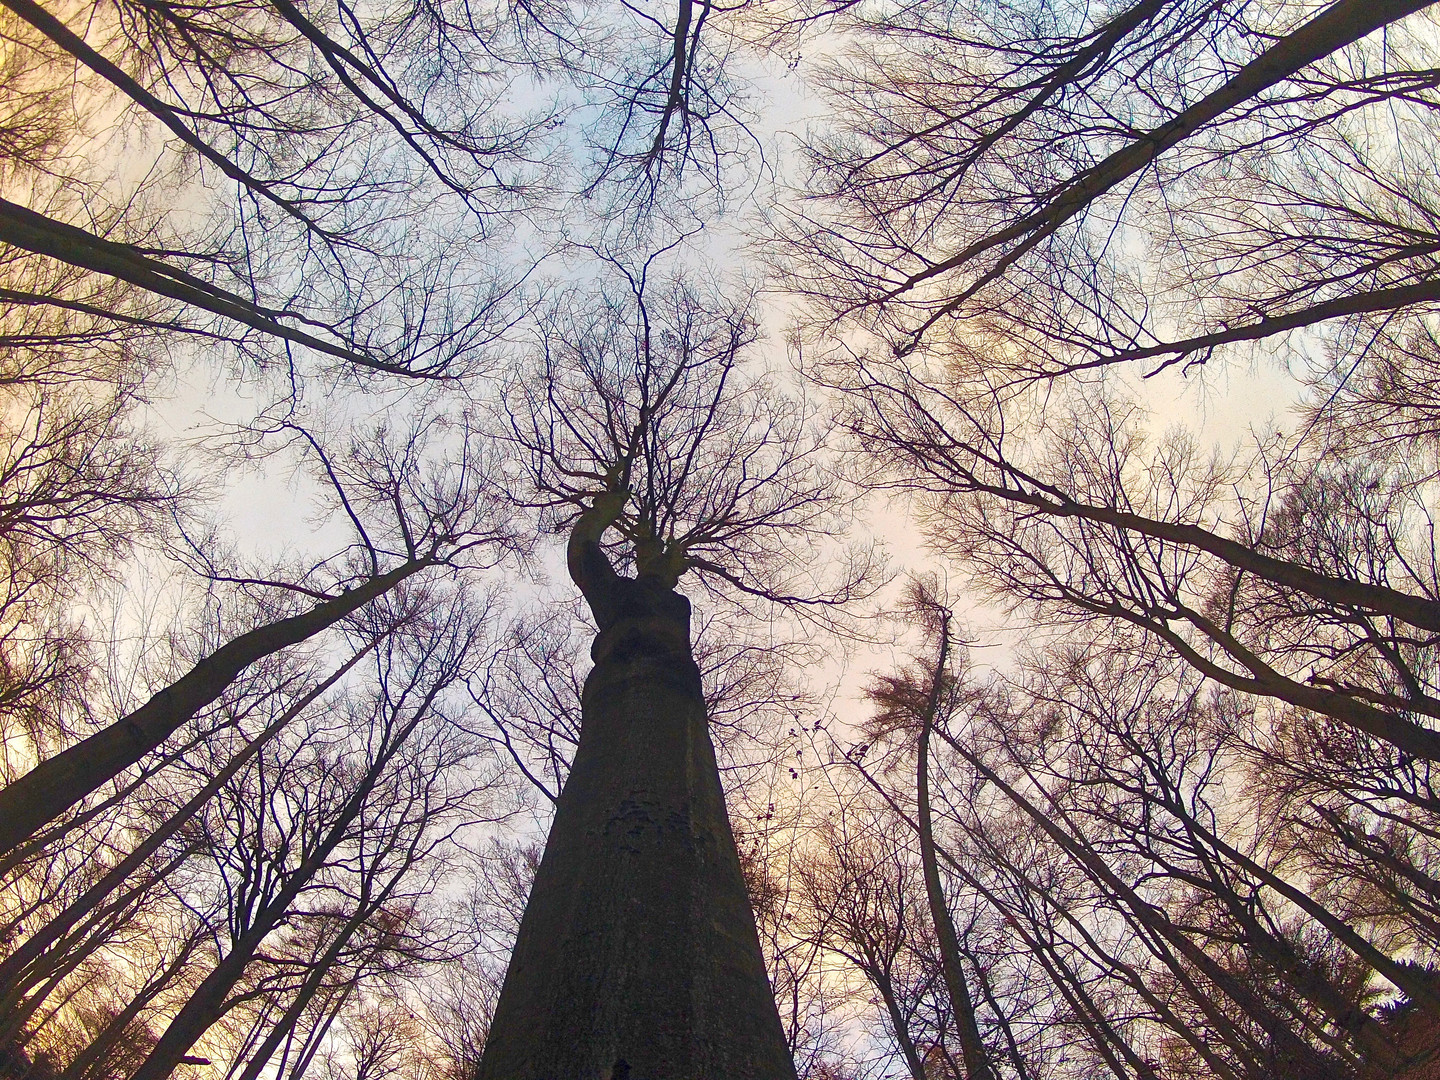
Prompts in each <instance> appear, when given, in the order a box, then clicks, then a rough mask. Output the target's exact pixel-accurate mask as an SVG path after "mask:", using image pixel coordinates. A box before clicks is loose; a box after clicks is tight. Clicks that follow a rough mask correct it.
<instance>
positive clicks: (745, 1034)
mask: <svg viewBox="0 0 1440 1080" xmlns="http://www.w3.org/2000/svg"><path fill="white" fill-rule="evenodd" d="M577 533H578V530H577ZM587 540H588V541H589V542H588V543H587V542H585V541H587ZM595 540H598V532H596V533H593V534H592V537H584V536H580V539H579V541H578V542H577V541H576V540H572V547H571V573H572V575H573V576H574V577H575V579H576V581H577V583H579V584H580V586H581V588H582V590H583V591H584V593H585V596H586V599H587V600H588V601H589V602H590V606H591V609H592V611H594V613H595V618H596V622H597V624H598V625H599V627H600V633H599V635H598V636H597V637H596V639H595V644H594V647H593V648H592V650H591V652H592V655H593V657H594V660H595V668H594V670H593V671H591V673H590V676H589V678H588V679H587V680H586V682H585V690H584V695H583V698H582V710H583V725H582V729H581V735H580V745H579V748H578V749H577V751H576V755H575V764H574V767H573V768H572V769H571V772H570V776H569V779H568V780H567V781H566V784H565V788H564V790H563V791H562V792H561V794H560V798H559V800H558V801H557V803H556V812H555V822H554V824H553V825H552V827H551V829H550V837H549V840H548V841H547V843H546V846H545V854H544V857H543V858H542V860H541V863H540V868H539V872H538V873H537V874H536V878H535V885H534V887H533V889H532V890H531V893H530V900H529V902H528V904H527V905H526V909H525V915H524V918H523V919H522V921H521V924H520V933H519V936H518V938H517V940H516V943H515V951H514V953H513V955H512V956H511V960H510V967H509V970H508V971H507V972H506V976H505V984H504V987H503V988H502V990H501V993H500V1000H499V1003H498V1005H497V1007H496V1010H495V1019H494V1022H493V1024H492V1025H491V1028H490V1037H489V1039H488V1040H487V1042H486V1045H485V1053H484V1056H483V1058H482V1059H481V1062H480V1067H479V1070H478V1073H477V1076H476V1080H623V1078H627V1077H628V1078H630V1080H722V1078H724V1080H794V1076H795V1067H794V1063H793V1061H792V1059H791V1057H790V1053H789V1049H788V1047H787V1046H786V1042H785V1034H784V1031H783V1029H782V1028H781V1026H780V1017H779V1013H778V1012H777V1011H776V1007H775V1000H774V998H773V997H772V996H771V993H770V986H769V983H768V981H767V979H766V975H765V965H764V961H763V958H762V956H761V952H760V941H759V936H758V935H757V933H756V930H755V919H754V916H753V914H752V912H751V910H750V905H749V901H748V899H747V897H746V892H745V882H744V878H743V877H742V875H741V871H740V859H739V856H738V855H737V853H736V849H735V839H734V836H733V834H732V833H731V830H730V822H729V819H728V818H727V817H726V814H725V800H724V794H723V792H722V791H721V788H720V777H719V772H718V770H717V768H716V765H715V752H714V749H713V747H712V746H711V743H710V736H709V733H708V730H707V726H706V716H705V701H704V698H703V696H702V694H701V689H700V672H699V669H698V668H697V667H696V665H695V661H694V659H693V657H692V655H691V651H690V604H689V602H688V601H687V600H686V599H685V598H684V597H682V596H680V595H678V594H677V593H675V592H674V591H673V589H672V588H671V587H670V585H669V584H668V583H665V582H664V581H663V580H660V579H658V578H655V577H652V576H647V575H644V574H642V575H641V577H640V578H639V579H638V580H636V579H629V578H621V577H618V576H617V575H616V574H615V573H614V571H613V569H611V567H610V565H609V563H608V561H607V560H606V559H605V556H604V554H603V553H602V552H601V550H600V548H599V545H598V543H597V542H594V541H595ZM582 548H583V550H581V549H582Z"/></svg>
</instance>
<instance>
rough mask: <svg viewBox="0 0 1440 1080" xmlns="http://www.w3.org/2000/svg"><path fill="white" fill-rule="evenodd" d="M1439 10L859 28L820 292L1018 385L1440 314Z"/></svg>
mask: <svg viewBox="0 0 1440 1080" xmlns="http://www.w3.org/2000/svg"><path fill="white" fill-rule="evenodd" d="M1427 6H1428V5H1426V4H1425V3H1423V2H1402V3H1396V4H1393V5H1379V6H1376V5H1363V4H1359V3H1335V4H1329V5H1326V6H1325V7H1323V8H1322V9H1320V10H1318V11H1316V10H1314V9H1313V8H1311V7H1309V6H1305V5H1293V6H1292V5H1285V6H1281V7H1273V6H1272V7H1270V8H1267V9H1265V11H1264V12H1261V11H1259V9H1254V10H1252V9H1248V8H1245V7H1244V6H1243V5H1234V4H1229V3H1224V2H1210V0H1205V2H1201V3H1189V2H1184V0H1178V2H1164V0H1141V2H1138V3H1134V4H1130V5H1125V6H1119V5H1110V6H1106V7H1103V8H1093V7H1092V8H1084V7H1076V8H1073V9H1065V10H1060V11H1054V10H1051V9H1050V8H1047V7H1044V6H1042V5H1034V6H1031V5H1021V6H1019V7H1013V6H1011V7H1007V6H999V5H990V4H987V3H976V4H967V5H961V6H958V7H956V6H951V5H942V4H934V5H930V4H920V5H913V6H911V7H907V8H904V9H903V10H900V11H897V12H892V11H890V10H889V9H885V8H880V7H876V8H870V7H868V6H864V5H855V6H850V7H848V9H847V11H846V13H845V16H844V17H845V18H846V19H847V20H848V23H849V28H850V29H852V31H853V32H854V34H855V36H856V39H857V42H856V47H855V49H854V51H852V52H851V53H849V54H848V55H844V56H843V57H842V58H841V59H840V60H838V61H837V62H836V63H834V64H832V65H831V66H830V67H829V68H828V69H826V70H825V71H823V72H822V82H823V84H824V85H825V87H826V89H827V90H828V91H829V95H830V100H831V101H832V102H833V104H834V105H835V108H836V111H837V116H836V120H835V122H834V123H832V124H831V125H829V128H828V131H827V130H824V129H822V132H823V134H822V137H820V138H818V139H815V140H812V141H811V142H810V145H809V147H808V153H809V155H810V160H811V163H812V165H813V168H814V173H813V180H812V183H811V185H810V187H809V189H808V191H807V194H808V196H809V207H808V208H807V209H805V210H803V211H795V212H793V213H792V214H791V215H790V220H791V224H790V226H788V227H787V230H786V234H785V235H786V237H787V238H788V239H789V240H793V241H794V243H788V244H787V250H789V251H792V252H794V253H795V254H796V255H798V256H799V258H800V260H801V261H800V264H799V266H798V267H796V268H795V269H794V271H793V273H794V278H795V281H796V284H797V285H798V286H799V287H800V288H802V289H804V290H805V291H806V292H807V293H808V294H809V295H811V296H813V297H815V298H816V299H817V300H820V301H821V302H822V304H823V305H824V307H825V308H826V309H827V310H828V311H830V312H832V313H842V314H843V313H852V314H857V315H862V316H864V318H865V320H866V321H867V323H868V324H869V325H871V326H874V327H877V328H879V329H881V330H883V331H884V332H885V333H886V335H887V337H888V340H889V342H890V343H891V344H892V345H893V346H894V347H895V348H896V349H898V350H899V351H900V352H902V353H907V352H910V351H912V350H914V349H916V348H917V347H919V345H920V344H921V343H922V342H929V343H931V344H933V345H935V346H936V347H937V348H940V349H941V350H946V349H952V350H954V352H955V354H956V356H957V359H961V358H963V362H964V363H965V364H966V365H967V366H968V367H970V369H971V371H972V373H973V374H975V375H977V376H983V373H984V372H985V371H987V370H988V371H989V372H990V374H991V377H992V381H1006V382H1008V381H1010V380H1011V379H1014V380H1018V381H1022V382H1023V381H1028V380H1033V379H1047V378H1053V377H1055V376H1057V375H1060V374H1063V373H1066V372H1075V371H1079V370H1085V369H1091V368H1096V367H1101V366H1107V365H1113V364H1117V363H1124V362H1140V363H1144V364H1145V365H1146V366H1147V368H1157V367H1166V366H1169V365H1171V364H1175V363H1182V362H1183V363H1185V364H1187V365H1189V364H1202V363H1204V362H1205V361H1206V360H1207V359H1208V358H1209V357H1210V356H1211V355H1213V354H1216V353H1220V354H1222V355H1224V354H1230V355H1233V354H1234V353H1235V352H1236V351H1237V347H1242V348H1243V347H1245V345H1246V343H1252V342H1269V343H1271V344H1274V343H1275V342H1277V341H1282V342H1283V341H1284V340H1286V339H1287V338H1292V337H1294V338H1295V340H1297V341H1300V340H1303V338H1301V337H1296V336H1295V331H1297V330H1300V329H1303V328H1316V329H1317V330H1319V332H1321V333H1329V332H1334V330H1335V328H1336V327H1337V325H1338V326H1341V327H1343V325H1344V320H1353V319H1357V318H1364V317H1367V316H1369V317H1372V318H1375V319H1377V320H1382V321H1383V320H1385V319H1387V318H1391V317H1393V316H1394V315H1395V314H1397V313H1404V312H1407V311H1413V310H1415V309H1416V308H1417V307H1419V308H1425V307H1429V306H1430V305H1433V304H1434V302H1435V300H1436V286H1435V268H1434V264H1433V251H1434V244H1433V234H1432V233H1431V231H1430V230H1429V228H1428V226H1427V225H1426V224H1425V221H1426V220H1427V210H1426V208H1427V207H1429V206H1431V205H1433V180H1432V179H1431V177H1430V172H1429V167H1428V165H1426V166H1422V167H1419V168H1411V167H1410V166H1409V165H1408V164H1401V161H1400V158H1401V157H1405V156H1406V154H1407V152H1408V148H1409V146H1410V145H1412V144H1423V142H1424V141H1425V140H1426V139H1428V138H1429V137H1430V136H1429V135H1428V134H1425V133H1426V132H1428V131H1430V130H1432V128H1431V125H1432V124H1433V115H1434V112H1433V102H1434V91H1435V88H1436V87H1435V82H1434V77H1433V73H1430V72H1428V71H1423V70H1422V69H1424V68H1425V64H1424V62H1423V61H1419V58H1418V55H1417V54H1414V53H1413V52H1412V50H1414V49H1422V50H1423V48H1424V46H1423V45H1421V44H1420V41H1421V40H1422V39H1423V36H1424V34H1425V33H1426V31H1425V29H1424V27H1425V26H1426V25H1427V19H1428V16H1417V17H1414V18H1410V17H1411V16H1414V15H1415V13H1416V12H1419V11H1421V10H1422V9H1423V8H1425V7H1427ZM1381 30H1383V33H1380V34H1377V33H1376V32H1377V31H1381ZM1412 35H1416V36H1412ZM1412 57H1413V59H1412ZM1417 140H1418V142H1417ZM1400 147H1405V148H1406V150H1400ZM1397 152H1398V154H1399V155H1400V157H1397ZM1411 160H1415V159H1411ZM1131 238H1133V242H1131ZM1361 347H1362V348H1363V347H1364V346H1361Z"/></svg>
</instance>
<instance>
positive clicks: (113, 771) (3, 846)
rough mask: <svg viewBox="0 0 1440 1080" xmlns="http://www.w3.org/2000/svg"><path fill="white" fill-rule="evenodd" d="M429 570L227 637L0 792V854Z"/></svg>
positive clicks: (373, 582) (418, 565)
mask: <svg viewBox="0 0 1440 1080" xmlns="http://www.w3.org/2000/svg"><path fill="white" fill-rule="evenodd" d="M426 565H428V563H427V561H425V560H420V559H417V560H412V561H410V562H406V563H404V564H402V565H401V566H397V567H396V568H395V569H394V570H391V571H389V572H388V573H385V574H381V575H379V576H378V577H373V578H371V579H370V580H368V581H366V582H365V583H364V584H363V585H360V586H358V587H357V588H354V589H350V590H349V591H347V592H344V593H341V594H340V595H339V596H337V597H335V598H334V599H331V600H326V601H325V602H324V603H320V604H316V605H315V606H314V607H313V608H311V609H310V610H309V611H306V612H303V613H302V614H300V615H293V616H291V617H290V618H288V619H280V620H279V621H277V622H273V623H267V624H266V625H264V626H261V627H257V628H256V629H254V630H251V631H249V632H248V633H245V634H241V635H240V636H239V637H236V638H232V639H231V640H230V641H227V642H226V643H225V644H224V645H222V646H220V648H218V649H216V650H215V651H214V652H213V653H211V654H210V655H209V656H207V657H205V659H203V660H201V661H200V662H199V663H198V664H196V665H195V666H194V667H193V668H191V669H190V670H189V671H188V672H186V674H185V675H183V676H181V677H180V678H179V679H178V680H176V681H175V682H173V683H171V684H170V685H169V686H167V687H165V689H163V690H161V691H160V692H159V693H158V694H156V695H155V696H154V697H152V698H151V699H150V700H149V701H147V702H146V703H145V704H144V705H142V706H140V708H138V709H136V710H135V711H134V712H132V713H130V714H129V715H128V716H122V717H121V718H120V719H119V720H117V721H115V723H113V724H111V725H110V726H109V727H107V728H105V729H103V730H102V731H98V732H96V733H95V734H94V735H91V736H90V737H89V738H88V739H86V740H84V741H83V742H80V743H76V744H75V745H74V746H72V747H70V748H69V749H68V750H65V751H63V752H61V753H59V754H56V755H55V756H54V757H52V758H47V759H46V760H45V761H42V762H41V763H40V764H39V765H37V766H35V768H33V769H31V770H30V771H29V772H28V773H26V774H25V775H24V776H22V777H20V778H19V779H18V780H16V781H15V782H14V783H13V784H11V785H10V786H9V787H7V788H5V789H4V790H0V854H4V853H5V852H8V851H10V850H11V849H12V848H14V847H15V846H16V845H17V844H21V843H23V842H24V841H25V840H26V839H27V838H28V837H29V836H30V834H31V833H33V832H35V830H36V829H39V828H40V827H41V826H43V825H44V824H45V823H46V822H48V821H50V820H52V819H54V818H56V817H59V816H60V815H61V814H63V813H64V812H65V811H66V810H68V809H70V807H72V806H74V805H75V804H76V803H78V802H79V801H80V800H81V799H83V798H85V796H87V795H89V794H90V793H91V792H92V791H94V790H95V789H96V788H98V787H100V786H101V785H102V784H105V783H106V782H108V781H110V780H113V779H114V778H115V777H116V776H118V775H120V773H122V772H124V771H125V770H126V769H128V768H130V767H131V766H132V765H134V764H135V763H136V762H138V761H139V760H140V759H141V758H143V757H144V756H145V755H146V754H148V753H149V752H150V751H152V750H154V749H155V748H156V747H157V746H159V745H160V744H161V743H163V742H164V741H165V740H166V739H168V738H169V737H170V736H171V735H173V734H175V732H176V731H177V730H179V728H180V726H181V725H182V724H184V723H185V722H186V721H187V720H189V719H190V718H191V717H193V716H194V715H195V714H196V713H197V712H199V711H200V710H201V709H203V708H204V707H205V706H206V705H209V704H210V703H211V702H213V701H214V700H215V699H216V698H218V697H219V696H220V695H221V694H223V693H224V692H225V689H226V687H228V686H229V685H230V684H231V683H232V682H234V681H235V678H236V676H238V675H239V674H240V672H242V671H244V670H245V668H247V667H249V666H250V665H251V664H253V663H254V662H255V661H256V660H259V659H261V658H262V657H265V656H269V655H270V654H271V653H276V652H279V651H280V650H281V649H284V648H286V647H288V646H290V645H295V644H298V643H299V642H302V641H304V640H306V639H307V638H310V637H313V636H315V635H316V634H318V633H320V632H321V631H322V630H326V629H328V628H330V627H331V626H334V625H335V624H336V623H337V622H339V621H340V620H341V619H343V618H345V616H347V615H349V614H351V613H353V612H354V611H356V610H358V609H359V608H361V607H363V606H364V605H365V604H368V603H369V602H370V601H371V600H374V599H375V598H376V597H378V596H381V595H383V594H385V593H386V592H388V591H389V590H390V589H392V588H394V587H395V586H396V585H398V584H399V583H400V582H401V581H403V580H404V579H405V578H407V577H409V576H410V575H411V574H413V573H415V572H416V571H417V570H420V569H422V568H424V567H425V566H426Z"/></svg>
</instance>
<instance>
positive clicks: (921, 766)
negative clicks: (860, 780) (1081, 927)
mask: <svg viewBox="0 0 1440 1080" xmlns="http://www.w3.org/2000/svg"><path fill="white" fill-rule="evenodd" d="M949 654H950V612H949V611H948V610H947V611H944V612H942V613H941V614H940V652H939V655H938V656H937V657H936V659H935V668H934V670H933V671H932V672H931V675H930V692H929V695H928V697H927V700H926V702H925V711H924V713H923V715H922V716H921V717H920V740H919V746H918V747H917V751H916V757H915V824H916V826H917V828H918V829H919V832H920V865H921V868H922V870H923V871H924V875H925V898H926V900H927V901H929V904H930V921H931V923H932V924H933V925H934V927H935V942H936V944H937V945H939V947H940V971H941V974H942V975H943V976H944V978H945V989H946V991H947V992H948V993H949V995H950V1009H951V1011H952V1012H953V1013H954V1016H955V1030H956V1032H957V1033H958V1034H959V1036H960V1056H961V1057H962V1058H963V1059H964V1061H965V1077H966V1080H993V1077H994V1072H993V1071H992V1070H991V1068H990V1053H989V1050H988V1049H987V1048H986V1046H985V1041H984V1040H983V1039H982V1038H981V1037H980V1024H979V1022H978V1021H977V1019H976V1016H975V999H974V998H972V997H971V996H970V987H969V986H968V985H967V984H966V982H965V968H964V966H963V965H962V963H961V958H960V936H959V935H958V934H957V933H956V932H955V923H954V921H953V920H952V919H951V918H950V908H949V906H948V904H947V903H946V900H945V890H944V888H943V887H942V885H941V883H940V864H939V862H938V861H937V860H936V858H935V831H934V826H933V824H932V822H931V817H930V729H931V728H932V727H933V726H934V724H935V714H936V712H937V711H938V709H939V706H940V695H941V693H942V691H943V688H944V685H945V676H946V670H945V668H946V662H947V659H948V657H949Z"/></svg>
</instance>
